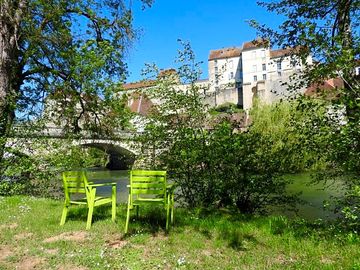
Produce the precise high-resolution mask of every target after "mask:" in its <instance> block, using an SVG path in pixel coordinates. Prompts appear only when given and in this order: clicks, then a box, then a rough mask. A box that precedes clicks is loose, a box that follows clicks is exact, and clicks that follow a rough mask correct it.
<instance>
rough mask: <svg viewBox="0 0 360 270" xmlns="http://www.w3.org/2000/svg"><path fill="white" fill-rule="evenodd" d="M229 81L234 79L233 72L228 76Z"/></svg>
mask: <svg viewBox="0 0 360 270" xmlns="http://www.w3.org/2000/svg"><path fill="white" fill-rule="evenodd" d="M229 79H230V80H231V79H234V72H230V74H229Z"/></svg>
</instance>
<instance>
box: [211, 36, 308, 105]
mask: <svg viewBox="0 0 360 270" xmlns="http://www.w3.org/2000/svg"><path fill="white" fill-rule="evenodd" d="M291 53H292V49H280V50H271V48H270V47H269V46H267V43H266V42H264V41H262V40H256V41H251V42H245V43H244V44H243V45H242V46H241V47H231V48H223V49H219V50H212V51H210V55H209V59H208V68H209V93H208V95H209V97H210V96H212V97H213V98H212V99H209V100H208V102H209V103H210V104H211V105H213V106H218V105H221V104H223V103H226V102H231V103H235V104H238V105H239V106H240V107H242V108H243V109H245V110H248V109H250V108H251V107H252V103H253V99H254V97H258V98H260V99H261V100H262V101H263V102H266V103H270V102H273V101H275V100H277V99H280V98H284V97H288V96H289V95H290V94H293V93H289V92H288V91H287V86H286V85H284V83H285V82H288V81H289V77H290V76H291V75H294V74H296V73H301V71H302V69H303V67H304V63H301V61H300V60H299V59H298V58H295V57H294V56H291ZM306 64H310V65H311V64H312V59H311V57H308V59H306ZM299 91H300V92H303V91H305V88H304V89H300V90H299Z"/></svg>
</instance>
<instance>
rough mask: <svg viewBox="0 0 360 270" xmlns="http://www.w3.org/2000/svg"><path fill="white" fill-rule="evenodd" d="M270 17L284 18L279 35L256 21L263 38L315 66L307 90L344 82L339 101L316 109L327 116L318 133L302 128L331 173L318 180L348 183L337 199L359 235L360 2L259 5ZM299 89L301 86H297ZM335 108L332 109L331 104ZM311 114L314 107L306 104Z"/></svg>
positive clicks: (309, 72)
mask: <svg viewBox="0 0 360 270" xmlns="http://www.w3.org/2000/svg"><path fill="white" fill-rule="evenodd" d="M258 4H259V5H261V6H263V7H265V8H266V9H267V10H268V11H270V12H275V13H277V14H280V15H283V16H285V20H284V21H283V23H281V24H280V26H279V29H278V30H274V29H271V28H269V27H267V26H266V25H261V24H260V23H258V22H256V21H254V20H253V21H251V25H253V26H254V27H255V28H256V29H257V30H258V31H259V32H260V33H261V34H262V36H264V37H267V38H270V39H271V40H272V41H273V42H275V43H276V44H278V45H279V46H282V47H293V48H294V47H297V46H300V47H297V48H300V49H299V50H294V53H296V54H298V55H300V57H301V58H302V59H303V60H304V58H305V57H307V56H308V55H312V56H313V57H314V58H315V59H316V63H315V64H314V65H312V66H307V69H306V73H305V76H304V77H303V79H304V80H303V82H305V83H306V84H307V85H310V84H313V83H314V82H315V83H319V82H320V83H322V82H323V81H324V80H326V79H329V78H337V77H339V78H341V79H342V80H343V82H344V87H343V88H342V89H335V91H336V92H335V93H336V94H337V95H336V98H334V96H333V98H332V99H331V100H329V101H328V102H324V103H323V105H325V107H324V106H323V105H322V106H320V107H319V106H316V107H315V109H321V110H322V111H324V110H325V115H327V117H325V118H324V119H323V120H324V121H317V122H316V128H314V126H311V125H309V123H307V122H305V123H304V125H303V126H302V127H299V129H300V130H302V134H303V138H304V139H303V143H304V144H303V145H304V147H305V149H312V151H317V152H318V153H319V155H320V153H321V157H322V160H323V161H324V162H323V165H325V168H326V170H325V171H322V172H321V173H319V174H318V175H317V179H321V180H327V181H329V180H331V179H334V178H336V177H339V176H340V177H341V178H343V179H346V180H347V181H345V186H346V188H347V189H346V192H345V196H344V197H342V198H338V199H334V202H335V204H336V210H337V211H338V213H339V214H340V216H341V219H340V220H341V223H343V224H344V225H346V226H349V227H348V228H353V229H354V230H358V229H359V226H360V225H359V224H360V211H359V198H360V196H359V192H358V190H359V180H358V179H359V160H360V156H359V153H360V151H359V150H360V148H359V147H360V137H359V132H358V130H359V123H360V103H359V100H360V82H359V76H356V74H355V67H357V66H359V62H358V61H359V58H360V57H359V54H360V47H359V45H360V36H359V25H360V1H359V0H329V1H309V0H300V1H292V0H278V1H269V2H264V1H259V2H258ZM295 87H298V85H295ZM329 103H331V105H330V104H329ZM302 105H303V107H302V109H303V110H309V108H310V107H309V106H308V105H309V104H302Z"/></svg>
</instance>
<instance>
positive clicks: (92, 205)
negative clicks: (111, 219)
mask: <svg viewBox="0 0 360 270" xmlns="http://www.w3.org/2000/svg"><path fill="white" fill-rule="evenodd" d="M91 197H92V199H91V200H90V203H89V205H88V207H89V210H88V218H87V223H86V229H87V230H89V229H90V228H91V222H92V216H93V212H94V197H93V196H91Z"/></svg>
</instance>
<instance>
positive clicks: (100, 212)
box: [66, 205, 111, 223]
mask: <svg viewBox="0 0 360 270" xmlns="http://www.w3.org/2000/svg"><path fill="white" fill-rule="evenodd" d="M87 216H88V208H87V207H85V206H73V207H70V208H69V212H68V215H67V217H66V220H67V221H69V220H77V221H84V222H86V220H87ZM109 218H111V205H101V206H97V207H95V208H94V212H93V218H92V222H93V223H94V222H96V221H98V220H104V219H109Z"/></svg>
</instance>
